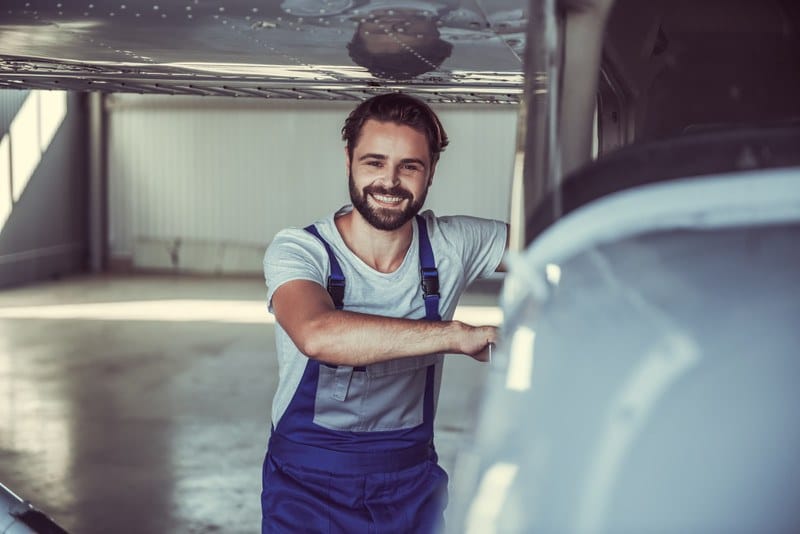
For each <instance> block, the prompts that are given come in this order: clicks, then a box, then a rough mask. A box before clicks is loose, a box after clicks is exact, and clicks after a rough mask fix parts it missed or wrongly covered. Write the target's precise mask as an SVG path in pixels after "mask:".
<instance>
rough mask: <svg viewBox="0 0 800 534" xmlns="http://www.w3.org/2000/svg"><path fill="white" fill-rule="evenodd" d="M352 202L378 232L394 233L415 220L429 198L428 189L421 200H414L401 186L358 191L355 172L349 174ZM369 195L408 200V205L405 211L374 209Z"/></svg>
mask: <svg viewBox="0 0 800 534" xmlns="http://www.w3.org/2000/svg"><path fill="white" fill-rule="evenodd" d="M348 178H349V189H350V201H351V202H352V203H353V208H355V209H356V211H358V213H360V214H361V216H362V217H364V219H365V220H366V221H367V222H368V223H369V224H370V226H372V227H373V228H377V229H378V230H385V231H392V230H397V229H398V228H400V227H401V226H403V225H404V224H406V223H407V222H408V221H410V220H411V219H413V218H414V216H415V215H416V214H417V213H419V210H421V209H422V205H423V204H425V197H427V196H428V189H427V188H426V189H425V191H424V192H423V193H422V196H421V197H420V198H419V199H414V195H412V194H411V193H410V192H409V191H406V190H405V189H403V188H402V187H400V186H395V187H392V188H389V189H386V188H383V187H378V186H374V185H368V186H367V187H365V188H364V189H363V190H361V191H359V190H358V189H356V184H355V182H354V181H353V172H352V171H350V173H349V174H348ZM369 195H389V196H393V197H399V198H404V199H408V201H409V202H408V205H407V206H406V207H405V208H404V209H403V210H394V209H389V208H381V207H374V206H371V205H370V204H369V200H368V198H369Z"/></svg>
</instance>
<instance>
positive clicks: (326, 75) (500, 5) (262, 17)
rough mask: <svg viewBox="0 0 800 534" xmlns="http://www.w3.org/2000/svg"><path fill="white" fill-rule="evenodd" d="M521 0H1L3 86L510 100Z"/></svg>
mask: <svg viewBox="0 0 800 534" xmlns="http://www.w3.org/2000/svg"><path fill="white" fill-rule="evenodd" d="M526 6H527V1H526V0H439V1H430V0H371V1H366V0H262V1H257V0H150V1H149V2H146V3H145V2H141V1H129V0H115V1H108V0H88V1H87V0H83V1H76V0H51V1H41V0H40V1H36V0H27V1H23V0H4V1H3V3H2V8H0V88H61V89H70V90H101V91H109V92H138V93H162V94H199V95H226V96H260V97H270V98H310V99H326V100H357V99H361V98H363V97H364V96H365V94H370V93H373V92H376V91H379V90H385V88H386V87H393V88H398V89H403V90H405V91H408V92H411V93H417V94H419V95H420V96H424V97H425V98H426V99H428V100H433V101H437V100H439V101H455V102H472V101H475V102H498V103H515V102H517V101H518V100H519V96H520V93H521V92H522V80H523V77H522V61H521V59H520V58H521V55H522V49H523V48H524V29H525V26H526V22H527V9H526Z"/></svg>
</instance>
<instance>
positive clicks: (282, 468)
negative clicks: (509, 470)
mask: <svg viewBox="0 0 800 534" xmlns="http://www.w3.org/2000/svg"><path fill="white" fill-rule="evenodd" d="M417 225H418V228H419V248H420V265H421V268H420V272H421V278H422V287H423V298H424V299H425V310H426V316H425V318H426V319H427V320H436V321H438V320H441V318H440V316H439V309H438V308H439V292H438V283H439V279H438V272H437V270H436V264H435V260H434V256H433V251H432V249H431V245H430V239H429V237H428V232H427V228H426V224H425V221H424V219H422V218H421V217H419V216H417ZM306 230H307V231H309V232H311V233H312V234H314V235H315V236H316V237H317V238H319V239H320V240H321V241H322V243H323V244H324V245H325V249H326V250H327V252H328V256H329V261H330V271H331V275H330V277H329V278H328V291H329V293H330V294H331V297H332V298H333V301H334V304H336V307H337V308H338V309H342V308H343V297H344V284H345V280H344V276H343V274H342V271H341V268H340V266H339V263H338V261H337V260H336V257H335V255H334V254H333V251H332V250H331V248H330V246H329V245H328V243H327V242H325V240H324V239H323V238H322V237H321V236H320V235H319V233H318V232H317V231H316V228H314V227H313V226H309V227H307V228H306ZM434 388H435V356H433V357H432V356H427V357H426V356H421V357H415V358H402V359H398V360H392V361H389V362H382V363H379V364H373V365H370V366H367V367H348V366H332V365H328V364H325V363H321V362H319V361H317V360H313V359H310V358H309V360H308V363H307V364H306V368H305V371H304V373H303V377H302V379H301V381H300V385H299V386H298V388H297V390H296V391H295V394H294V397H293V398H292V400H291V402H290V403H289V406H288V407H287V409H286V411H285V412H284V414H283V416H282V417H281V419H280V421H279V423H278V425H277V426H276V427H275V428H273V429H272V434H271V436H270V440H269V449H268V452H267V455H266V458H265V460H264V469H263V491H262V494H261V508H262V523H261V531H262V533H264V534H265V533H268V532H269V533H272V532H280V533H284V532H287V533H292V534H294V533H298V532H314V533H318V532H330V533H347V534H351V533H361V532H364V533H366V532H376V533H414V534H417V533H428V532H434V531H436V530H438V528H439V527H440V526H441V524H442V515H443V510H444V508H445V506H446V503H447V474H446V473H445V472H444V470H443V469H442V468H441V467H439V465H438V463H437V456H436V452H435V450H434V447H433V416H434V402H435V400H434ZM385 391H388V392H389V397H386V396H385V394H384V392H385ZM392 391H394V393H392ZM414 392H418V395H416V397H418V398H413V397H415V395H414ZM409 393H411V395H409ZM370 394H372V395H376V394H377V398H375V399H372V398H371V397H370ZM381 395H384V399H383V400H386V399H387V398H390V399H395V400H394V401H392V402H391V404H392V405H390V406H387V405H385V404H386V403H383V404H384V405H381ZM392 395H394V396H392ZM409 397H412V398H409ZM398 399H399V400H400V402H399V405H398V402H397V400H398ZM406 399H408V400H407V401H406ZM372 400H374V401H375V403H373V402H371V401H372ZM415 412H418V413H417V415H414V413H415ZM420 415H421V422H419V424H414V425H413V426H409V424H408V421H412V422H416V421H417V420H416V419H415V417H417V418H420ZM384 420H385V421H393V422H397V421H405V422H406V424H401V425H399V426H400V428H397V429H391V430H382V429H380V426H381V421H384ZM390 426H397V425H396V424H393V425H390ZM345 427H346V428H347V430H338V429H337V428H345Z"/></svg>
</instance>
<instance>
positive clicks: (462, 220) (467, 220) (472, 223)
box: [420, 210, 504, 233]
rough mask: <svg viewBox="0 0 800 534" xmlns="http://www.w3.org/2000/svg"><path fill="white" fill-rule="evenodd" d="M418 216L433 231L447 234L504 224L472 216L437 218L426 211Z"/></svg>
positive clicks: (429, 211) (431, 212)
mask: <svg viewBox="0 0 800 534" xmlns="http://www.w3.org/2000/svg"><path fill="white" fill-rule="evenodd" d="M420 216H421V217H422V218H424V219H425V222H426V223H427V224H428V226H429V227H432V228H434V229H435V230H438V231H441V232H444V233H447V232H459V231H464V230H465V229H469V228H470V227H481V226H492V225H496V224H504V223H502V222H501V221H496V220H494V219H487V218H484V217H475V216H473V215H442V216H437V215H436V214H434V213H433V211H432V210H426V211H424V212H422V213H420Z"/></svg>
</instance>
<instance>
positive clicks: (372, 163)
mask: <svg viewBox="0 0 800 534" xmlns="http://www.w3.org/2000/svg"><path fill="white" fill-rule="evenodd" d="M367 165H372V166H373V167H382V166H383V162H381V161H368V162H367Z"/></svg>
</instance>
